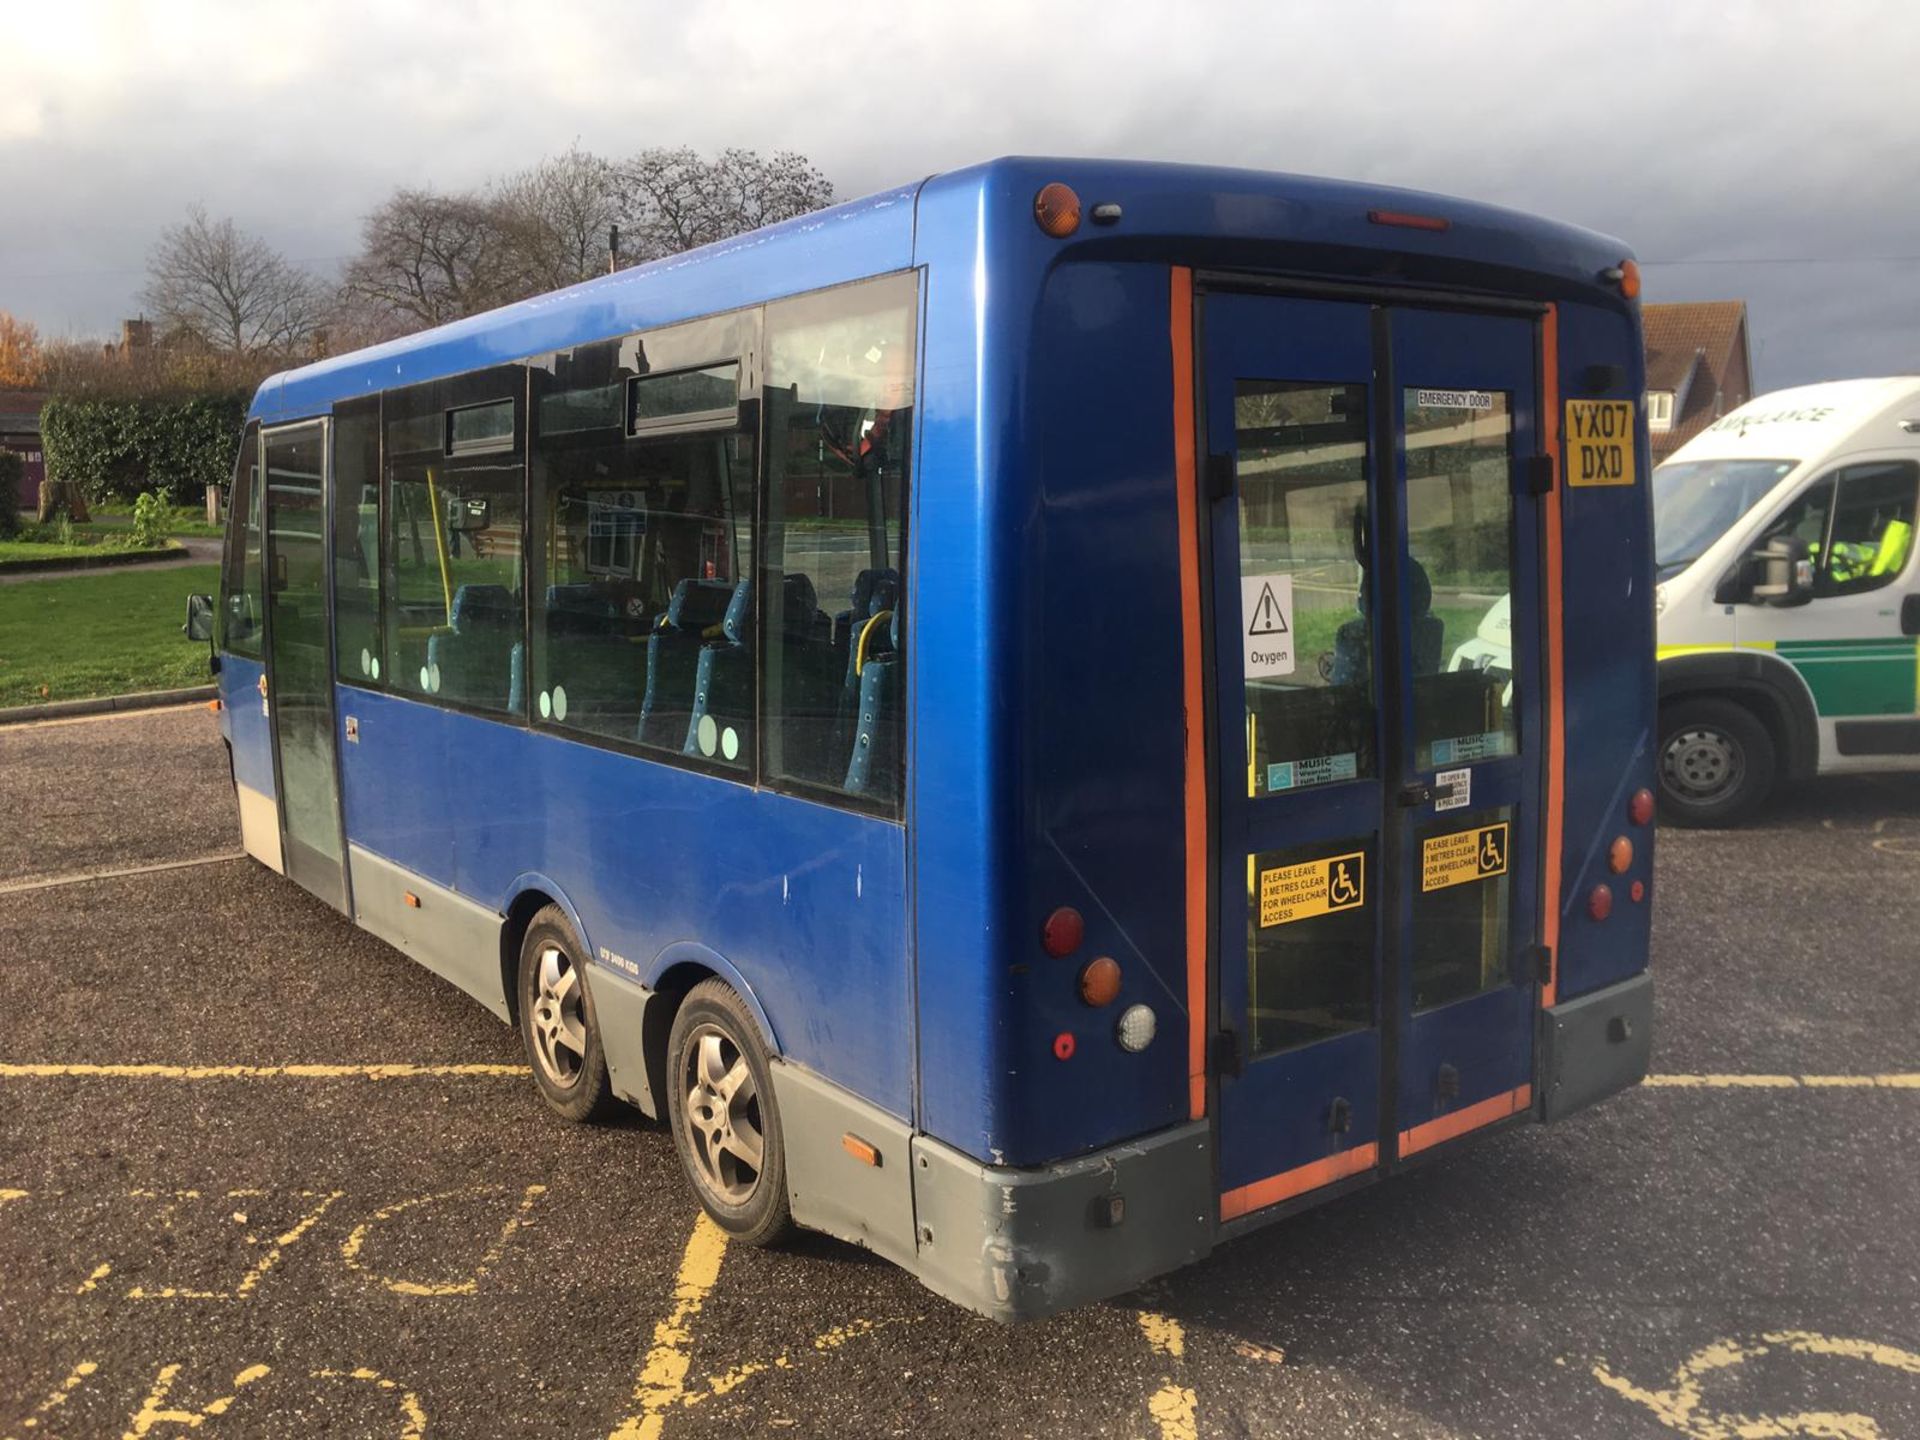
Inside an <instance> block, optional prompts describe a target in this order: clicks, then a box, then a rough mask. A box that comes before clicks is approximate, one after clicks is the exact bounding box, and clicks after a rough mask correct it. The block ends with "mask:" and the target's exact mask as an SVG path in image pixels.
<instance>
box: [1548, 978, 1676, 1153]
mask: <svg viewBox="0 0 1920 1440" xmlns="http://www.w3.org/2000/svg"><path fill="white" fill-rule="evenodd" d="M1652 1051H1653V977H1652V976H1651V975H1649V974H1647V973H1646V972H1645V971H1642V972H1641V973H1640V974H1638V975H1636V976H1634V977H1633V978H1632V979H1631V980H1622V981H1621V982H1620V983H1618V984H1617V985H1609V986H1607V987H1606V988H1605V989H1603V990H1595V991H1593V992H1592V993H1591V994H1587V995H1582V996H1580V997H1579V998H1578V999H1574V1000H1568V1001H1567V1002H1565V1003H1564V1004H1561V1005H1555V1006H1553V1007H1551V1008H1550V1009H1548V1010H1547V1011H1546V1012H1545V1016H1544V1019H1543V1021H1542V1024H1541V1029H1540V1089H1541V1092H1542V1095H1541V1104H1542V1109H1541V1118H1542V1119H1543V1120H1546V1121H1548V1122H1549V1123H1551V1122H1553V1121H1555V1120H1564V1119H1565V1118H1566V1117H1567V1116H1569V1115H1571V1114H1573V1113H1574V1112H1575V1111H1577V1110H1584V1109H1586V1108H1587V1106H1589V1105H1591V1104H1593V1103H1594V1102H1595V1101H1598V1100H1604V1099H1605V1098H1606V1097H1607V1096H1609V1095H1613V1094H1617V1093H1618V1092H1619V1091H1622V1090H1625V1089H1627V1088H1629V1087H1630V1086H1633V1085H1638V1084H1639V1083H1640V1081H1641V1080H1643V1079H1644V1078H1646V1074H1647V1065H1648V1062H1649V1060H1650V1059H1651V1056H1652Z"/></svg>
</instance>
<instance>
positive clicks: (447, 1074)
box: [0, 1063, 527, 1080]
mask: <svg viewBox="0 0 1920 1440" xmlns="http://www.w3.org/2000/svg"><path fill="white" fill-rule="evenodd" d="M526 1073H527V1067H526V1066H525V1065H483V1064H472V1065H145V1064H141V1065H87V1064H77V1065H50V1064H34V1063H28V1064H19V1063H9V1064H0V1080H86V1079H105V1080H451V1079H462V1080H464V1079H471V1078H475V1077H488V1078H491V1077H494V1076H519V1075H525V1074H526Z"/></svg>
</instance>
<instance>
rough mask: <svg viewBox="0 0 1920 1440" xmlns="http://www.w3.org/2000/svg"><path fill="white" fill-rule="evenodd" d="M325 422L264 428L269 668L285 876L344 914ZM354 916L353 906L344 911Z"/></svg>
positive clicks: (343, 873)
mask: <svg viewBox="0 0 1920 1440" xmlns="http://www.w3.org/2000/svg"><path fill="white" fill-rule="evenodd" d="M327 429H328V427H327V422H325V421H312V422H309V423H307V424H303V425H291V426H287V427H285V428H283V429H278V430H267V431H265V432H263V434H262V437H261V439H262V444H263V446H264V449H265V464H264V466H263V474H264V477H265V486H266V489H265V496H266V507H265V512H264V516H263V518H264V522H265V526H266V552H265V557H264V559H265V565H266V594H267V606H266V610H267V672H266V679H265V681H264V684H265V686H266V690H265V692H264V694H265V695H266V697H267V700H268V715H269V718H270V720H271V724H272V730H273V766H274V780H275V787H276V789H277V791H278V793H279V798H280V832H281V838H282V850H283V853H284V854H285V856H286V869H287V874H288V875H290V876H292V877H293V879H295V880H297V881H298V882H299V883H300V884H301V885H303V886H304V887H306V888H307V889H308V890H310V891H312V892H313V893H314V894H315V895H317V896H319V897H320V898H321V899H322V900H325V901H326V902H327V903H328V904H329V905H331V906H333V907H334V908H335V909H337V910H341V911H347V905H348V901H347V884H346V864H345V853H346V852H345V844H344V841H343V838H342V834H341V828H340V790H339V770H338V765H337V763H336V762H337V757H336V753H335V741H334V717H333V641H332V634H333V629H332V624H331V620H330V617H329V614H328V606H327V551H328V548H329V547H328V538H329V536H328V528H327V507H326V485H325V477H326V473H327V458H328V457H327ZM348 913H351V912H348Z"/></svg>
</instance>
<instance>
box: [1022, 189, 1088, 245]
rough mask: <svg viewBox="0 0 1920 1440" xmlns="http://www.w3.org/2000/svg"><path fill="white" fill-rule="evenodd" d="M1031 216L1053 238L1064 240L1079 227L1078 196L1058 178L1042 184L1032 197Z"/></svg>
mask: <svg viewBox="0 0 1920 1440" xmlns="http://www.w3.org/2000/svg"><path fill="white" fill-rule="evenodd" d="M1033 218H1034V221H1035V223H1037V224H1038V225H1039V226H1040V228H1041V229H1042V230H1043V231H1045V232H1046V233H1047V234H1049V235H1051V236H1052V237H1053V238H1054V239H1056V240H1064V239H1066V238H1067V236H1069V235H1071V234H1073V232H1074V231H1076V230H1078V229H1079V228H1080V197H1079V196H1078V195H1076V194H1074V193H1073V189H1072V187H1071V186H1067V185H1062V184H1061V183H1060V182H1059V181H1058V180H1055V181H1053V182H1052V183H1051V184H1048V185H1042V186H1041V187H1040V193H1039V194H1038V195H1036V196H1034V197H1033Z"/></svg>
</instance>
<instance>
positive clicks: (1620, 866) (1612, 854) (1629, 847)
mask: <svg viewBox="0 0 1920 1440" xmlns="http://www.w3.org/2000/svg"><path fill="white" fill-rule="evenodd" d="M1631 864H1633V842H1632V841H1631V840H1629V839H1628V838H1627V837H1626V836H1624V835H1619V836H1616V837H1615V838H1614V842H1613V844H1611V845H1609V846H1608V847H1607V868H1608V869H1609V870H1611V871H1613V873H1614V874H1616V875H1624V874H1626V873H1627V867H1628V866H1629V865H1631Z"/></svg>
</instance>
